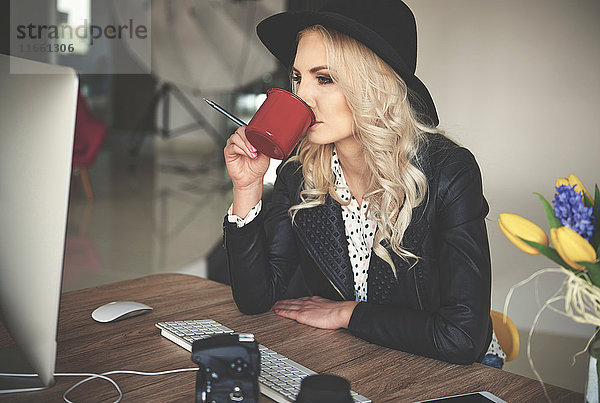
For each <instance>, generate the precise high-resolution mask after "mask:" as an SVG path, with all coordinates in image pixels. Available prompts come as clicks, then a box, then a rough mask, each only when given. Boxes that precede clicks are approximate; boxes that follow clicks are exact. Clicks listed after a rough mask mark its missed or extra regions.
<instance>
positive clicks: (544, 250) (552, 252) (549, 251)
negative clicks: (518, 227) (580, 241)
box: [519, 237, 579, 273]
mask: <svg viewBox="0 0 600 403" xmlns="http://www.w3.org/2000/svg"><path fill="white" fill-rule="evenodd" d="M519 238H521V237H519ZM521 239H522V240H523V242H525V243H526V244H527V245H529V246H532V247H534V248H536V249H537V250H538V251H540V253H541V254H542V255H544V256H546V257H547V258H548V259H550V260H552V261H553V262H554V263H557V264H559V265H560V266H562V267H564V268H565V269H567V270H570V271H572V272H573V273H579V271H578V270H575V269H573V268H572V267H571V266H569V265H568V264H567V263H566V262H565V261H564V260H563V259H562V258H561V257H560V255H559V254H558V252H557V251H556V249H554V248H552V247H550V246H548V245H544V244H543V243H537V242H533V241H528V240H527V239H523V238H521Z"/></svg>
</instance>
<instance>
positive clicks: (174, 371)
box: [54, 367, 198, 403]
mask: <svg viewBox="0 0 600 403" xmlns="http://www.w3.org/2000/svg"><path fill="white" fill-rule="evenodd" d="M191 371H198V368H197V367H196V368H181V369H172V370H168V371H160V372H142V371H129V370H120V371H109V372H104V373H102V374H77V373H74V374H63V373H57V374H54V376H87V377H88V378H86V379H83V380H81V381H79V382H77V383H76V384H75V385H73V386H71V387H70V388H69V389H67V390H66V391H65V393H63V400H64V401H65V402H67V403H73V402H72V401H71V400H69V399H67V395H68V394H69V393H71V392H72V391H73V390H75V388H77V387H79V386H80V385H82V384H83V383H85V382H87V381H91V380H92V379H96V378H101V379H104V380H107V381H109V382H110V383H112V384H113V386H114V387H115V389H117V392H119V398H118V399H117V400H115V401H114V403H119V402H120V401H121V399H122V398H123V392H122V391H121V388H119V385H117V383H116V382H115V381H113V380H112V379H111V378H109V377H108V375H115V374H131V375H144V376H154V375H167V374H174V373H177V372H191Z"/></svg>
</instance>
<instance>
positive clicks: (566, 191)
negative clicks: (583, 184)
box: [552, 185, 594, 241]
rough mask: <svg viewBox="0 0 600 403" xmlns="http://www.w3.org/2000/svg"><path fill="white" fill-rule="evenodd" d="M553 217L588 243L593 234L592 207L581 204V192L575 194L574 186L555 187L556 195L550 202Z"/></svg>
mask: <svg viewBox="0 0 600 403" xmlns="http://www.w3.org/2000/svg"><path fill="white" fill-rule="evenodd" d="M552 204H553V205H554V215H555V216H556V218H558V219H559V220H560V222H561V224H562V225H563V226H565V227H569V228H571V229H572V230H573V231H575V232H577V233H578V234H579V235H581V236H582V237H584V238H585V240H586V241H589V240H590V238H591V237H592V234H593V233H594V224H593V223H592V211H593V209H592V207H585V206H584V204H583V192H577V191H576V190H575V185H573V186H571V185H561V186H558V187H556V194H555V195H554V200H553V201H552Z"/></svg>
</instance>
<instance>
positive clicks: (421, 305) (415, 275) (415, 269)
mask: <svg viewBox="0 0 600 403" xmlns="http://www.w3.org/2000/svg"><path fill="white" fill-rule="evenodd" d="M413 277H414V278H415V290H417V301H419V308H420V309H421V311H423V303H422V302H421V293H419V282H418V281H417V268H416V267H415V268H414V270H413Z"/></svg>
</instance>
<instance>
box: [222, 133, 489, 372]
mask: <svg viewBox="0 0 600 403" xmlns="http://www.w3.org/2000/svg"><path fill="white" fill-rule="evenodd" d="M416 163H417V164H418V166H419V167H420V169H421V170H422V171H423V172H424V173H425V175H426V176H427V178H428V181H429V182H428V195H427V197H426V200H425V201H424V202H423V203H421V205H420V206H418V207H416V208H415V209H414V211H413V219H412V222H411V224H410V225H409V227H408V228H407V230H406V233H405V236H404V240H403V246H404V247H405V248H407V249H409V250H411V251H412V252H413V253H414V254H415V255H417V256H419V257H420V259H419V260H418V261H417V262H416V264H415V262H414V260H412V261H409V262H405V261H403V260H402V259H401V258H400V257H399V256H397V255H396V254H393V252H391V249H390V253H392V259H393V261H394V264H395V266H396V269H397V273H398V275H397V278H395V277H394V274H393V273H392V269H391V267H390V266H389V265H388V264H387V263H385V262H384V261H383V260H382V259H380V258H379V257H378V256H377V255H376V254H374V253H372V254H371V260H370V265H369V272H368V280H367V281H368V288H367V289H368V302H360V303H359V304H358V305H357V306H356V308H355V309H354V312H353V314H352V317H351V319H350V323H349V326H348V328H349V330H350V331H351V332H352V333H353V334H354V335H356V336H358V337H361V338H363V339H365V340H368V341H370V342H373V343H376V344H379V345H383V346H387V347H391V348H394V349H398V350H402V351H407V352H410V353H414V354H420V355H424V356H428V357H433V358H436V359H440V360H444V361H448V362H451V363H457V364H469V363H472V362H474V361H481V360H482V359H483V356H484V355H485V353H486V351H487V348H488V346H489V344H490V341H491V334H492V324H491V320H490V316H489V313H490V292H491V290H490V287H491V274H490V256H489V247H488V238H487V231H486V226H485V222H484V219H485V217H486V215H487V213H488V210H489V208H488V205H487V202H486V200H485V198H484V197H483V193H482V184H481V174H480V171H479V167H478V165H477V163H476V161H475V158H474V157H473V155H472V154H471V153H470V152H469V151H468V150H466V149H465V148H462V147H459V146H457V145H456V144H454V143H453V142H451V141H450V140H448V139H447V138H445V137H443V136H441V135H429V136H428V137H427V141H426V142H425V143H424V145H423V147H422V148H421V150H420V153H419V158H418V161H416ZM282 165H283V164H282ZM301 187H302V172H301V169H300V167H299V164H297V163H295V164H294V163H290V164H286V165H283V166H282V167H280V169H279V171H278V175H277V181H276V182H275V187H274V189H273V195H272V200H271V201H270V202H269V203H265V205H264V206H263V209H262V211H261V212H260V214H259V215H258V216H257V217H256V218H255V219H254V220H253V221H252V222H250V223H248V224H247V225H245V226H243V227H242V228H237V226H236V224H232V223H229V222H228V220H227V218H225V223H224V239H225V247H226V249H227V256H228V265H229V273H230V279H231V287H232V290H233V296H234V299H235V301H236V304H237V306H238V308H239V309H240V311H242V312H243V313H246V314H255V313H260V312H265V311H268V310H269V309H271V307H272V305H273V304H274V303H275V302H276V301H277V300H279V299H282V298H283V297H285V294H286V292H288V286H289V284H290V282H291V280H292V277H293V276H294V273H296V271H297V269H298V267H300V269H301V271H300V272H301V274H302V276H303V279H304V283H305V284H306V286H307V288H308V291H307V293H306V294H305V295H307V294H308V295H320V296H322V297H325V298H329V299H333V300H354V288H353V273H352V268H351V266H350V258H349V256H348V247H347V244H346V236H345V229H344V222H343V219H342V215H341V206H340V205H339V203H337V202H336V201H335V200H333V199H332V198H330V197H327V200H326V203H325V204H324V205H321V206H317V207H313V208H309V209H302V210H300V211H298V213H297V215H296V218H295V221H294V224H292V222H291V219H290V217H289V215H288V209H289V208H290V206H292V205H295V204H298V203H299V202H300V190H301Z"/></svg>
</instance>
